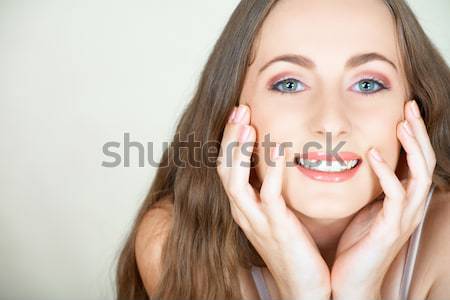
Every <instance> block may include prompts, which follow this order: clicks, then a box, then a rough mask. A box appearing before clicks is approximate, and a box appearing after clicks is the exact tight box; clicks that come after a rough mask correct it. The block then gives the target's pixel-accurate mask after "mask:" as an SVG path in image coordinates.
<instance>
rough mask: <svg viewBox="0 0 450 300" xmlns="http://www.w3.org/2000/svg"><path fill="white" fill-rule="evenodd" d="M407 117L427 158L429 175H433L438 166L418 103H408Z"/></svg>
mask: <svg viewBox="0 0 450 300" xmlns="http://www.w3.org/2000/svg"><path fill="white" fill-rule="evenodd" d="M405 116H406V119H407V120H408V121H409V124H410V125H411V128H412V130H413V132H414V136H415V137H416V140H417V142H418V144H419V147H420V148H421V150H422V153H423V155H424V157H425V162H426V164H427V169H428V173H429V174H432V173H433V171H434V168H435V166H436V155H435V153H434V150H433V147H432V145H431V141H430V137H429V135H428V132H427V128H426V126H425V123H424V121H423V119H422V116H421V115H420V111H419V107H418V105H417V102H416V101H414V100H412V101H409V102H408V104H407V109H406V113H405Z"/></svg>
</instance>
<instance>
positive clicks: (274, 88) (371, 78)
mask: <svg viewBox="0 0 450 300" xmlns="http://www.w3.org/2000/svg"><path fill="white" fill-rule="evenodd" d="M285 81H297V82H299V83H300V84H301V85H304V84H303V83H302V82H301V81H300V80H297V79H295V78H291V77H289V78H285V79H281V80H279V81H277V82H275V83H274V84H272V85H271V87H270V91H272V92H275V93H279V94H281V95H283V96H284V95H290V94H296V93H299V92H282V91H279V90H278V89H277V88H276V87H277V85H279V84H280V83H283V82H285ZM363 81H370V82H374V83H375V84H377V85H379V86H380V88H379V89H378V90H377V91H375V92H369V93H364V92H359V93H360V94H362V95H363V96H372V95H374V94H376V93H378V92H381V91H383V90H389V89H390V88H389V87H388V86H387V85H386V84H385V83H384V82H383V81H382V80H380V79H377V78H375V77H373V76H366V77H364V78H362V79H360V80H359V81H358V82H356V83H355V84H359V83H360V82H363ZM355 84H354V85H355Z"/></svg>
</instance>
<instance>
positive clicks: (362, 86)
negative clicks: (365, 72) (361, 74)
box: [355, 78, 386, 95]
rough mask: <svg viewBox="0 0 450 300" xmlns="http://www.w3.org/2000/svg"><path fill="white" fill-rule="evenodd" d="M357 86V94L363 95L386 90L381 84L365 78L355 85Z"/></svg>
mask: <svg viewBox="0 0 450 300" xmlns="http://www.w3.org/2000/svg"><path fill="white" fill-rule="evenodd" d="M355 85H356V86H357V92H360V93H362V94H363V95H370V94H374V93H376V92H378V91H381V90H384V89H386V87H385V86H384V84H383V83H381V82H380V81H378V80H376V79H373V78H365V79H362V80H360V81H359V82H357V83H356V84H355Z"/></svg>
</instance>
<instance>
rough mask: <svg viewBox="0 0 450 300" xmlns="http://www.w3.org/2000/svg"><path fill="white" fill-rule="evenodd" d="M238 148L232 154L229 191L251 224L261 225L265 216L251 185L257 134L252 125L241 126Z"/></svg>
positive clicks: (228, 183)
mask: <svg viewBox="0 0 450 300" xmlns="http://www.w3.org/2000/svg"><path fill="white" fill-rule="evenodd" d="M239 127H240V128H239V134H238V140H237V142H238V147H236V148H235V149H234V150H233V152H232V166H231V168H230V170H229V177H228V182H227V189H228V192H229V194H230V196H231V198H232V201H234V203H235V205H236V207H237V208H238V209H239V210H240V211H241V212H242V213H243V214H244V215H245V216H246V217H247V218H248V219H249V221H250V223H254V224H261V223H258V222H261V221H262V220H263V214H262V212H261V211H260V209H259V206H258V202H257V196H256V192H255V191H254V189H253V187H252V186H251V184H250V183H249V179H250V167H251V157H252V153H253V148H254V144H255V139H256V132H255V130H254V128H253V127H252V126H250V125H239Z"/></svg>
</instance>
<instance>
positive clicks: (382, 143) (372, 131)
mask: <svg viewBox="0 0 450 300" xmlns="http://www.w3.org/2000/svg"><path fill="white" fill-rule="evenodd" d="M400 112H401V110H400ZM359 116H360V117H361V118H359V120H358V124H359V127H360V130H359V132H360V134H361V138H362V139H363V141H364V140H365V141H366V142H363V143H365V144H367V147H366V148H367V150H368V149H369V148H370V147H376V148H377V149H378V150H379V151H380V153H381V155H382V156H383V158H384V159H385V160H386V162H387V163H388V164H389V165H390V166H391V167H392V168H395V165H396V164H397V160H398V156H399V151H400V147H401V144H400V141H399V140H398V138H397V124H398V123H399V122H400V121H401V119H402V115H401V113H398V112H397V113H396V112H395V111H391V113H386V112H380V113H366V114H359Z"/></svg>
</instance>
